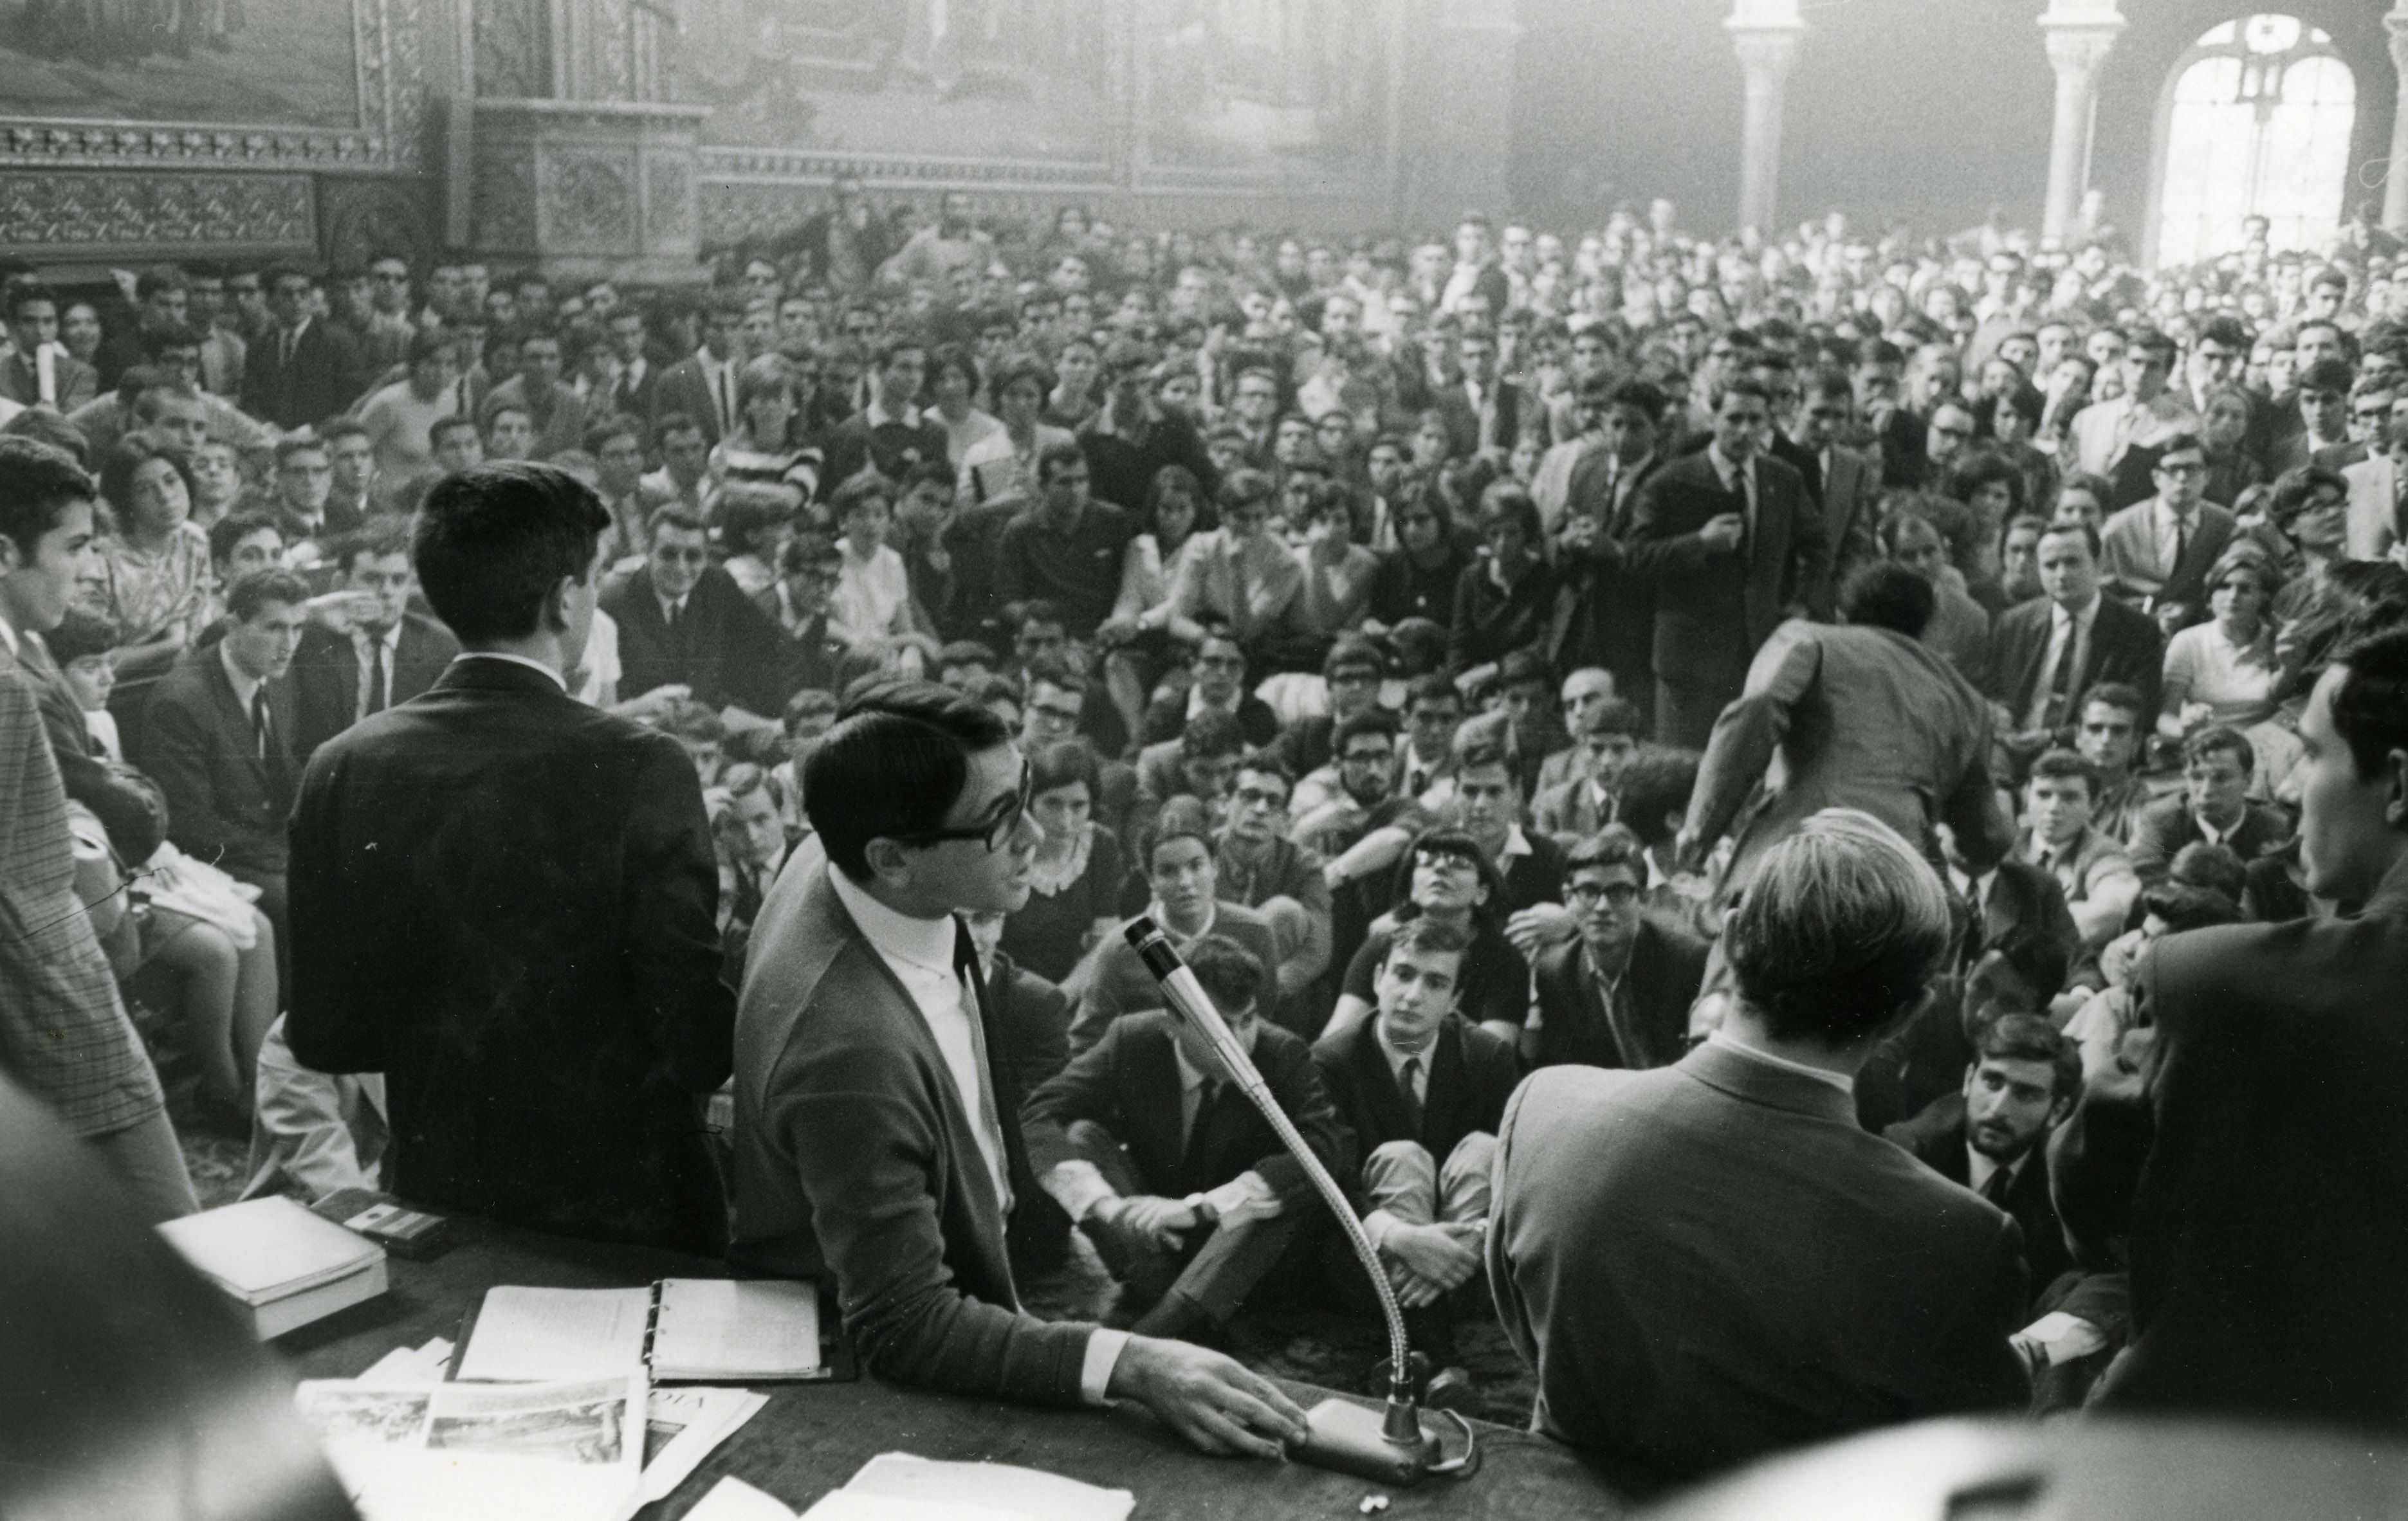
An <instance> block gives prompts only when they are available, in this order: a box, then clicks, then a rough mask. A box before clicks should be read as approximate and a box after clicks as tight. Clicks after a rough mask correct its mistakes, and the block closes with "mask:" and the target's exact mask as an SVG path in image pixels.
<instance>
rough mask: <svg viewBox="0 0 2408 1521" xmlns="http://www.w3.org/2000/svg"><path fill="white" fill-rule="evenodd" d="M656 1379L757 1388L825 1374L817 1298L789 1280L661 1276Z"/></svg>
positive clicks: (656, 1323) (808, 1287)
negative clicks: (765, 1382) (767, 1382)
mask: <svg viewBox="0 0 2408 1521" xmlns="http://www.w3.org/2000/svg"><path fill="white" fill-rule="evenodd" d="M819 1371H820V1293H819V1288H818V1286H816V1285H813V1284H807V1283H797V1282H796V1281H795V1280H793V1279H791V1278H765V1279H733V1278H664V1279H662V1280H661V1286H660V1314H659V1315H658V1317H657V1318H656V1319H655V1320H654V1322H653V1325H652V1377H653V1378H654V1379H656V1380H658V1381H659V1382H661V1383H664V1384H667V1383H674V1382H676V1381H678V1380H681V1379H710V1380H715V1381H724V1382H726V1383H730V1384H753V1383H758V1382H761V1381H762V1380H765V1379H787V1378H795V1377H797V1376H801V1375H806V1374H810V1373H815V1372H819Z"/></svg>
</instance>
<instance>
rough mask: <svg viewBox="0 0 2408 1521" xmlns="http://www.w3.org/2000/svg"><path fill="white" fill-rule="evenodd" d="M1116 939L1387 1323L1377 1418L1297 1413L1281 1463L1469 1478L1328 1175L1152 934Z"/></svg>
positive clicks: (1330, 1409) (1144, 928)
mask: <svg viewBox="0 0 2408 1521" xmlns="http://www.w3.org/2000/svg"><path fill="white" fill-rule="evenodd" d="M1122 933H1123V934H1125V935H1126V936H1127V937H1128V943H1129V945H1130V947H1131V948H1132V949H1134V950H1135V951H1136V952H1137V954H1138V959H1139V960H1141V961H1143V962H1144V963H1145V969H1146V970H1147V971H1148V972H1151V973H1152V974H1154V981H1156V982H1158V983H1160V984H1161V985H1162V993H1163V997H1164V998H1165V999H1166V1000H1168V1002H1169V1005H1170V1008H1171V1011H1172V1012H1173V1013H1175V1014H1177V1015H1178V1016H1179V1017H1180V1018H1182V1019H1183V1020H1185V1021H1186V1022H1187V1023H1188V1024H1190V1025H1192V1026H1194V1027H1195V1028H1196V1031H1197V1033H1199V1034H1201V1035H1202V1036H1203V1037H1204V1039H1205V1042H1206V1044H1207V1045H1211V1048H1212V1053H1213V1055H1214V1056H1216V1057H1217V1058H1219V1059H1220V1062H1221V1066H1222V1067H1223V1069H1224V1070H1225V1071H1226V1073H1228V1076H1229V1080H1230V1081H1231V1082H1234V1083H1236V1084H1237V1085H1238V1087H1240V1089H1242V1090H1243V1091H1244V1093H1245V1095H1246V1097H1247V1099H1249V1100H1250V1101H1252V1102H1253V1103H1254V1107H1255V1108H1256V1109H1258V1110H1260V1111H1262V1116H1263V1118H1264V1119H1266V1120H1268V1121H1269V1122H1270V1127H1271V1130H1273V1131H1274V1132H1276V1133H1277V1134H1278V1136H1279V1138H1280V1144H1282V1145H1284V1146H1285V1147H1287V1149H1288V1151H1289V1153H1290V1154H1292V1155H1293V1156H1294V1157H1295V1158H1296V1159H1297V1164H1298V1165H1300V1166H1301V1167H1302V1168H1303V1169H1304V1175H1305V1176H1306V1177H1307V1178H1309V1179H1310V1180H1312V1187H1313V1189H1314V1191H1315V1192H1317V1193H1319V1194H1320V1195H1321V1198H1322V1201H1323V1202H1324V1203H1326V1204H1327V1205H1328V1206H1329V1213H1330V1214H1331V1215H1335V1216H1337V1219H1338V1225H1339V1228H1340V1230H1343V1231H1344V1232H1345V1235H1346V1240H1347V1244H1349V1245H1351V1246H1353V1247H1354V1248H1355V1257H1356V1258H1359V1259H1360V1260H1361V1262H1362V1264H1363V1271H1364V1272H1367V1273H1369V1274H1370V1278H1371V1286H1372V1288H1373V1290H1374V1291H1376V1292H1377V1293H1378V1295H1379V1298H1380V1312H1381V1314H1382V1315H1383V1316H1385V1317H1386V1319H1387V1324H1388V1370H1389V1372H1388V1399H1387V1404H1386V1406H1385V1408H1384V1409H1382V1410H1377V1411H1374V1410H1367V1409H1365V1408H1364V1407H1363V1406H1361V1405H1358V1404H1356V1403H1355V1402H1354V1401H1353V1400H1340V1399H1337V1398H1334V1397H1333V1398H1331V1399H1327V1400H1323V1401H1321V1403H1319V1404H1317V1405H1315V1406H1313V1407H1312V1409H1311V1410H1309V1411H1306V1412H1305V1421H1306V1424H1307V1426H1308V1428H1309V1429H1310V1434H1309V1435H1308V1436H1307V1437H1306V1438H1305V1440H1304V1441H1303V1442H1301V1443H1296V1444H1294V1445H1292V1446H1291V1447H1290V1448H1289V1456H1290V1457H1297V1458H1300V1459H1301V1460H1303V1461H1305V1462H1308V1463H1312V1464H1314V1465H1315V1466H1317V1467H1321V1468H1326V1469H1335V1470H1336V1471H1339V1472H1340V1473H1352V1474H1354V1475H1355V1476H1356V1477H1358V1478H1365V1479H1369V1480H1371V1481H1372V1482H1374V1483H1376V1484H1386V1485H1398V1486H1403V1485H1412V1484H1416V1483H1418V1482H1420V1480H1421V1478H1422V1476H1423V1475H1424V1474H1427V1473H1455V1474H1457V1475H1462V1476H1469V1473H1470V1472H1471V1471H1472V1469H1473V1467H1474V1465H1475V1461H1476V1459H1475V1456H1474V1453H1475V1448H1474V1443H1473V1438H1472V1434H1471V1425H1470V1423H1469V1421H1466V1420H1464V1419H1463V1417H1462V1416H1460V1415H1455V1413H1454V1412H1453V1411H1441V1412H1439V1413H1438V1414H1443V1415H1449V1416H1453V1418H1454V1419H1455V1423H1456V1424H1457V1425H1458V1426H1460V1427H1461V1428H1462V1429H1463V1441H1464V1450H1463V1456H1462V1457H1458V1458H1453V1459H1449V1460H1447V1461H1443V1462H1441V1460H1440V1454H1441V1443H1440V1441H1439V1434H1438V1432H1436V1431H1434V1430H1432V1429H1429V1428H1428V1427H1426V1426H1425V1425H1424V1424H1423V1417H1422V1410H1421V1391H1420V1389H1419V1387H1418V1386H1417V1383H1416V1381H1415V1378H1414V1376H1413V1372H1412V1359H1413V1358H1414V1357H1415V1354H1413V1353H1412V1349H1411V1348H1410V1347H1409V1346H1408V1345H1407V1344H1406V1340H1405V1316H1404V1312H1403V1311H1402V1310H1401V1309H1399V1308H1398V1304H1397V1294H1396V1290H1395V1289H1393V1288H1391V1287H1390V1286H1388V1274H1387V1271H1386V1270H1385V1269H1383V1268H1382V1267H1381V1266H1380V1254H1379V1253H1378V1251H1377V1250H1376V1249H1374V1248H1373V1246H1372V1245H1371V1238H1370V1237H1369V1236H1367V1235H1365V1234H1364V1233H1363V1222H1362V1221H1360V1220H1358V1219H1356V1218H1355V1209H1354V1206H1353V1205H1351V1204H1349V1203H1348V1202H1347V1201H1346V1193H1345V1190H1343V1189H1341V1188H1340V1187H1338V1180H1337V1179H1336V1178H1333V1177H1331V1176H1330V1175H1329V1170H1328V1169H1327V1168H1326V1167H1324V1166H1322V1165H1321V1159H1320V1158H1318V1157H1316V1156H1314V1155H1313V1154H1312V1147H1311V1146H1308V1145H1306V1144H1305V1143H1304V1137H1303V1136H1302V1135H1301V1134H1300V1133H1298V1132H1297V1128H1296V1122H1295V1121H1294V1120H1292V1119H1290V1118H1288V1116H1287V1111H1285V1110H1283V1109H1282V1108H1281V1107H1280V1105H1279V1100H1278V1099H1276V1098H1275V1097H1273V1096H1272V1094H1271V1086H1270V1084H1269V1083H1268V1082H1265V1081H1264V1080H1263V1074H1262V1073H1261V1071H1260V1070H1259V1069H1257V1068H1256V1067H1255V1066H1254V1058H1253V1057H1251V1056H1249V1055H1248V1054H1247V1052H1246V1048H1245V1047H1244V1046H1243V1045H1240V1044H1239V1042H1238V1037H1237V1036H1236V1034H1235V1033H1233V1032H1232V1031H1230V1029H1229V1025H1228V1021H1226V1020H1225V1019H1223V1018H1222V1017H1221V1011H1220V1010H1219V1009H1216V1008H1214V1007H1213V1006H1212V1000H1211V997H1210V996H1209V995H1208V994H1206V992H1205V991H1204V985H1203V984H1202V983H1199V982H1197V980H1196V974H1195V973H1193V972H1191V971H1189V970H1188V969H1187V963H1186V962H1184V961H1183V960H1180V959H1179V953H1178V952H1177V951H1175V950H1173V949H1172V948H1171V946H1170V941H1169V939H1168V936H1166V935H1164V933H1163V932H1162V930H1161V928H1160V927H1159V926H1157V925H1156V924H1155V923H1154V920H1153V919H1152V918H1151V917H1148V916H1146V915H1143V914H1140V915H1139V916H1138V917H1136V918H1134V919H1131V920H1130V921H1129V922H1128V924H1127V926H1126V927H1125V928H1124V930H1123V931H1122Z"/></svg>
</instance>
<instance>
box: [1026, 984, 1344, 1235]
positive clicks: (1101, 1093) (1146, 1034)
mask: <svg viewBox="0 0 2408 1521" xmlns="http://www.w3.org/2000/svg"><path fill="white" fill-rule="evenodd" d="M1178 1027H1179V1016H1177V1015H1175V1014H1172V1013H1171V1012H1170V1011H1169V1010H1168V1009H1153V1010H1149V1011H1147V1012H1146V1013H1144V1014H1133V1015H1131V1016H1128V1017H1127V1018H1125V1019H1121V1020H1117V1021H1115V1022H1114V1023H1113V1025H1112V1027H1111V1029H1110V1030H1107V1031H1104V1038H1103V1039H1102V1040H1100V1041H1097V1043H1096V1044H1095V1045H1091V1046H1089V1047H1088V1048H1087V1049H1086V1050H1084V1051H1082V1052H1081V1053H1080V1054H1079V1055H1078V1056H1076V1057H1073V1058H1072V1059H1070V1064H1069V1065H1068V1066H1067V1067H1065V1068H1063V1069H1062V1070H1061V1072H1060V1073H1056V1074H1055V1075H1054V1079H1053V1081H1051V1082H1049V1083H1047V1084H1046V1085H1045V1086H1044V1087H1040V1088H1039V1089H1038V1090H1037V1091H1036V1092H1034V1093H1032V1094H1030V1095H1029V1096H1028V1107H1027V1108H1026V1110H1025V1111H1024V1113H1023V1116H1022V1117H1023V1122H1024V1123H1025V1125H1026V1126H1027V1127H1028V1159H1029V1163H1030V1165H1031V1166H1032V1167H1034V1168H1035V1169H1036V1172H1037V1175H1038V1176H1039V1177H1042V1176H1044V1175H1045V1174H1046V1173H1049V1172H1051V1171H1053V1169H1054V1166H1055V1165H1056V1164H1057V1163H1060V1162H1063V1161H1066V1160H1068V1159H1070V1158H1071V1157H1072V1156H1073V1155H1074V1153H1073V1152H1072V1150H1071V1147H1070V1144H1069V1140H1068V1136H1067V1134H1066V1133H1065V1132H1066V1131H1067V1130H1068V1129H1069V1127H1070V1126H1072V1125H1074V1124H1076V1123H1077V1122H1079V1121H1080V1120H1082V1119H1083V1120H1092V1121H1094V1122H1095V1123H1096V1124H1097V1125H1100V1126H1102V1127H1103V1128H1104V1129H1105V1130H1108V1131H1110V1132H1111V1136H1112V1139H1114V1140H1116V1141H1118V1142H1119V1143H1120V1144H1122V1145H1124V1146H1125V1147H1127V1148H1128V1154H1129V1159H1130V1160H1131V1161H1133V1162H1135V1163H1136V1164H1137V1172H1138V1176H1139V1177H1140V1178H1141V1179H1143V1180H1144V1184H1145V1187H1146V1188H1147V1190H1148V1191H1149V1192H1152V1193H1155V1194H1160V1195H1163V1196H1165V1197H1167V1198H1170V1199H1181V1198H1184V1197H1185V1196H1186V1195H1188V1194H1193V1193H1204V1192H1207V1191H1209V1190H1211V1189H1213V1188H1217V1187H1220V1186H1221V1185H1222V1184H1225V1183H1226V1182H1228V1181H1229V1180H1230V1179H1231V1178H1234V1177H1236V1176H1237V1175H1238V1174H1239V1173H1246V1172H1252V1173H1257V1174H1259V1175H1260V1176H1261V1178H1262V1180H1263V1181H1264V1182H1265V1183H1268V1184H1269V1185H1270V1186H1271V1188H1272V1189H1273V1191H1275V1192H1276V1193H1278V1195H1279V1196H1280V1200H1281V1201H1282V1202H1283V1203H1284V1204H1285V1205H1287V1206H1288V1207H1289V1208H1291V1209H1295V1208H1299V1207H1301V1206H1303V1205H1304V1204H1305V1203H1306V1202H1307V1201H1308V1200H1309V1199H1310V1196H1311V1195H1312V1184H1311V1183H1310V1182H1309V1181H1307V1179H1306V1177H1305V1175H1304V1164H1303V1163H1301V1162H1298V1161H1297V1159H1295V1158H1294V1157H1293V1156H1291V1155H1289V1153H1288V1149H1287V1147H1286V1146H1284V1145H1283V1144H1280V1138H1279V1135H1278V1133H1277V1132H1275V1131H1274V1130H1272V1129H1271V1127H1270V1122H1269V1120H1266V1119H1265V1118H1263V1116H1262V1111H1260V1110H1258V1109H1256V1108H1255V1107H1254V1103H1253V1102H1251V1101H1250V1100H1248V1099H1247V1097H1246V1095H1245V1093H1244V1092H1243V1091H1242V1090H1241V1089H1240V1088H1239V1087H1238V1086H1237V1085H1236V1084H1235V1083H1232V1082H1230V1081H1228V1080H1226V1079H1225V1078H1222V1077H1220V1076H1219V1074H1218V1073H1215V1074H1213V1077H1212V1080H1211V1081H1210V1082H1208V1083H1207V1085H1206V1087H1205V1090H1204V1098H1203V1101H1202V1102H1201V1103H1200V1104H1199V1105H1198V1106H1197V1111H1196V1128H1195V1130H1194V1131H1193V1133H1191V1134H1188V1135H1185V1136H1183V1135H1182V1134H1181V1133H1180V1120H1181V1116H1182V1106H1181V1102H1180V1090H1179V1060H1178V1058H1177V1056H1176V1054H1175V1053H1176V1052H1177V1050H1178V1045H1177V1039H1176V1036H1175V1034H1174V1031H1177V1029H1178ZM1254 1029H1255V1034H1254V1066H1255V1068H1256V1070H1258V1071H1259V1072H1261V1073H1262V1074H1263V1081H1264V1082H1266V1083H1269V1085H1270V1089H1271V1097H1272V1098H1274V1099H1276V1100H1278V1101H1279V1105H1280V1107H1281V1108H1282V1109H1284V1110H1285V1111H1287V1116H1288V1117H1289V1118H1290V1119H1292V1120H1294V1121H1295V1122H1296V1128H1297V1130H1298V1131H1299V1132H1300V1133H1302V1135H1303V1136H1304V1144H1306V1145H1308V1146H1310V1147H1312V1154H1313V1155H1314V1156H1315V1157H1318V1158H1320V1159H1321V1164H1322V1165H1323V1166H1324V1167H1326V1168H1327V1169H1329V1172H1330V1174H1331V1175H1332V1176H1334V1177H1336V1178H1337V1179H1338V1181H1339V1183H1340V1186H1341V1187H1342V1186H1344V1185H1345V1184H1346V1183H1348V1182H1349V1181H1350V1180H1351V1179H1352V1178H1353V1177H1354V1175H1355V1165H1356V1163H1357V1161H1358V1160H1359V1159H1358V1158H1357V1157H1356V1155H1355V1145H1354V1138H1353V1137H1352V1136H1350V1135H1348V1134H1347V1132H1346V1128H1345V1127H1344V1126H1343V1125H1342V1124H1340V1121H1339V1118H1338V1111H1337V1110H1336V1109H1335V1108H1333V1107H1332V1106H1331V1105H1330V1102H1329V1094H1328V1092H1327V1091H1326V1089H1324V1088H1323V1087H1322V1086H1321V1073H1320V1072H1319V1070H1318V1069H1317V1068H1315V1067H1314V1065H1313V1061H1312V1047H1311V1046H1309V1045H1305V1044H1304V1042H1303V1041H1302V1040H1301V1039H1300V1038H1298V1037H1297V1036H1295V1035H1291V1034H1289V1033H1288V1032H1287V1031H1284V1030H1282V1029H1280V1028H1279V1027H1278V1026H1276V1025H1273V1024H1271V1023H1270V1022H1269V1021H1268V1020H1265V1021H1262V1022H1260V1023H1258V1024H1256V1026H1255V1027H1254Z"/></svg>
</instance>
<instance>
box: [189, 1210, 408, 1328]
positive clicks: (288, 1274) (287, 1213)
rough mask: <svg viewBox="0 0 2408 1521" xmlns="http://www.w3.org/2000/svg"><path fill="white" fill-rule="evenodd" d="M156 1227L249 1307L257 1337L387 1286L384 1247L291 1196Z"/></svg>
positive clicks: (196, 1266) (348, 1304)
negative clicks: (308, 1207)
mask: <svg viewBox="0 0 2408 1521" xmlns="http://www.w3.org/2000/svg"><path fill="white" fill-rule="evenodd" d="M158 1229H159V1234H160V1235H162V1236H164V1237H165V1238H166V1240H167V1244H169V1245H171V1246H173V1247H174V1248H175V1249H176V1250H177V1252H178V1253H179V1254H180V1255H181V1256H182V1257H183V1258H184V1260H185V1261H186V1262H189V1263H191V1264H192V1266H193V1269H194V1270H195V1271H197V1272H199V1273H200V1274H201V1276H202V1277H204V1278H207V1279H208V1281H209V1282H210V1283H212V1284H215V1285H216V1286H218V1287H219V1288H220V1289H221V1290H222V1291H223V1292H224V1293H226V1294H227V1295H229V1296H231V1297H232V1298H233V1299H234V1300H235V1301H236V1302H237V1303H239V1304H240V1305H241V1306H242V1307H243V1308H244V1309H245V1310H246V1311H247V1312H249V1314H250V1316H251V1329H252V1331H253V1332H254V1333H255V1334H256V1335H257V1336H258V1337H259V1339H260V1340H261V1341H263V1342H265V1341H267V1340H270V1339H271V1338H274V1337H278V1336H281V1335H283V1334H284V1333H285V1332H287V1331H291V1330H297V1329H300V1328H301V1327H303V1326H307V1325H308V1324H309V1323H311V1322H312V1321H316V1320H322V1319H324V1318H325V1317H326V1316H328V1315H333V1314H334V1313H335V1312H336V1311H337V1310H343V1309H348V1308H350V1307H351V1305H354V1304H358V1303H361V1302H363V1301H367V1300H372V1299H375V1298H376V1297H377V1296H378V1295H380V1294H382V1293H383V1292H384V1291H385V1289H386V1287H387V1279H386V1272H385V1254H384V1248H383V1247H381V1246H379V1245H378V1244H376V1243H374V1242H372V1241H369V1240H367V1239H366V1238H365V1237H363V1236H359V1235H355V1234H353V1233H352V1232H351V1231H349V1230H344V1229H343V1228H342V1227H341V1226H338V1225H335V1224H332V1223H331V1222H329V1221H326V1220H322V1219H320V1218H319V1217H318V1216H317V1215H313V1214H311V1213H310V1212H309V1211H308V1210H307V1209H305V1208H303V1207H302V1206H301V1205H300V1204H297V1203H295V1202H294V1201H292V1200H290V1199H285V1198H281V1197H270V1198H266V1199H252V1200H246V1201H243V1202H242V1203H239V1204H228V1205H225V1206H224V1207H223V1208H222V1209H213V1210H205V1211H203V1212H202V1213H201V1214H198V1215H186V1216H184V1217H183V1218H182V1219H180V1220H168V1221H165V1222H163V1223H162V1224H161V1225H160V1226H159V1228H158Z"/></svg>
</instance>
